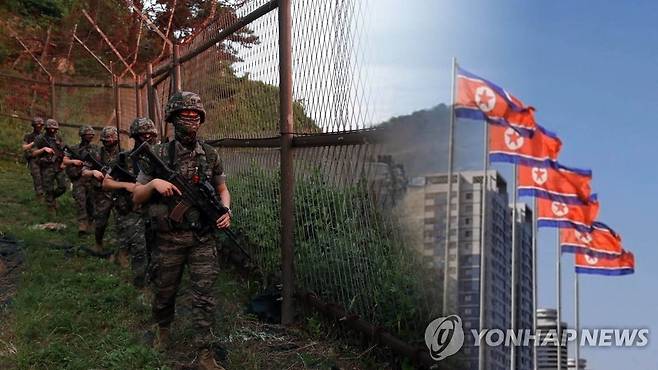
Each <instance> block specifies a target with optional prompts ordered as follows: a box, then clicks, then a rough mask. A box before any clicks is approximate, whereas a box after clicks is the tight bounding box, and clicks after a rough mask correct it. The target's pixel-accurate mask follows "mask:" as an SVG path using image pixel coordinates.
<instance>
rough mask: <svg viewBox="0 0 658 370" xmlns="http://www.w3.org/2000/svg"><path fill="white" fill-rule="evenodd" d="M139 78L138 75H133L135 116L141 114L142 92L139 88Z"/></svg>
mask: <svg viewBox="0 0 658 370" xmlns="http://www.w3.org/2000/svg"><path fill="white" fill-rule="evenodd" d="M141 80H142V79H141V77H140V76H137V77H135V115H136V116H137V117H141V116H142V93H141V90H140V88H139V85H140V83H141Z"/></svg>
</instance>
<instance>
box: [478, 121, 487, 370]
mask: <svg viewBox="0 0 658 370" xmlns="http://www.w3.org/2000/svg"><path fill="white" fill-rule="evenodd" d="M487 172H489V122H486V121H485V122H484V176H482V196H481V197H480V200H481V202H482V206H481V207H480V210H481V212H482V216H481V217H480V333H483V332H484V329H485V317H484V316H485V312H486V311H485V309H484V305H485V302H486V299H485V290H486V284H485V278H486V276H487V274H486V267H487V263H486V262H487V258H486V252H487V248H486V231H485V229H486V225H487V180H488V178H489V175H488V173H487ZM484 354H485V348H484V343H482V342H481V343H480V344H479V347H478V369H479V370H486V369H485V367H484Z"/></svg>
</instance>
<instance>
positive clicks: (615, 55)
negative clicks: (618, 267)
mask: <svg viewBox="0 0 658 370" xmlns="http://www.w3.org/2000/svg"><path fill="white" fill-rule="evenodd" d="M369 9H371V11H370V12H368V18H367V19H365V20H364V23H365V24H366V29H367V31H368V32H367V33H366V34H365V37H366V38H367V45H368V48H366V51H365V52H364V54H365V62H364V63H365V66H366V69H367V70H368V74H369V78H368V81H369V83H368V88H369V89H370V90H371V94H372V96H373V98H372V104H373V106H374V109H373V111H374V112H375V113H374V118H373V119H374V121H375V122H377V121H382V120H384V119H386V118H388V117H390V116H392V115H401V114H409V113H411V112H413V111H415V110H419V109H427V108H430V107H432V106H434V105H436V104H438V103H440V102H446V103H448V102H449V101H450V81H451V72H450V70H451V59H452V57H453V56H454V57H456V58H457V60H458V62H459V63H460V65H461V66H462V67H463V68H465V69H467V70H469V71H471V72H473V73H476V74H478V75H480V76H482V77H485V78H487V79H489V80H491V81H494V82H496V83H497V84H499V85H500V86H502V87H504V88H505V89H507V90H508V91H509V92H511V93H512V94H514V95H515V96H517V97H519V98H520V99H522V100H523V101H524V102H525V103H527V104H529V105H532V106H534V107H535V108H536V109H537V118H538V120H539V122H540V124H542V125H543V126H545V127H546V128H548V129H550V130H551V131H553V132H556V133H557V134H558V135H559V136H560V138H561V139H562V142H563V148H562V153H561V155H560V161H561V162H562V163H563V164H566V165H569V166H574V167H581V168H590V169H592V170H593V173H594V180H593V189H594V191H595V192H597V193H598V194H599V200H600V202H601V213H600V217H599V219H600V220H601V221H603V222H605V223H607V224H609V225H610V226H612V227H613V228H614V229H615V230H616V231H618V232H619V233H620V234H621V235H622V238H623V242H624V247H625V248H626V249H628V250H630V251H632V252H633V253H634V254H635V258H636V273H635V274H634V275H631V276H625V277H606V276H582V277H581V280H580V281H581V284H580V286H581V315H580V316H581V324H582V326H583V327H588V328H648V329H649V330H650V335H649V338H650V339H649V340H650V343H649V345H648V346H647V347H644V348H589V347H588V348H583V349H581V356H582V357H583V358H586V359H587V360H588V368H591V369H597V370H618V369H631V368H633V369H658V341H656V340H655V339H654V338H653V337H654V335H658V315H657V314H656V307H658V294H656V291H657V289H656V282H658V269H657V268H655V265H653V264H654V263H656V262H658V248H657V247H656V242H655V240H656V238H655V237H654V236H653V234H652V232H653V231H655V228H656V227H657V226H658V221H657V217H656V211H655V210H656V208H657V207H658V175H657V174H656V169H657V168H658V166H657V165H656V161H657V160H658V145H657V141H658V125H657V124H655V123H654V122H653V121H654V120H655V119H656V117H658V48H657V47H656V41H658V25H657V23H656V19H658V18H657V17H658V2H655V1H623V2H622V1H596V2H594V1H569V2H567V1H527V0H498V1H495V2H493V1H486V0H460V1H447V0H427V1H418V0H415V1H405V2H404V5H401V3H400V2H399V1H393V0H376V1H375V0H370V1H369ZM457 135H459V132H458V133H457ZM475 150H480V149H475ZM496 168H497V169H499V170H501V171H502V172H503V173H504V174H506V177H508V178H509V174H510V169H509V167H506V166H505V165H501V166H497V167H496ZM528 201H529V200H528ZM554 235H555V231H553V229H544V230H540V232H539V250H540V251H539V299H540V301H539V303H540V307H555V301H556V297H555V296H556V293H555V261H556V257H555V239H554ZM562 261H563V275H562V276H563V286H564V289H563V295H562V297H563V298H562V302H563V303H562V305H563V320H564V321H567V322H568V324H569V325H570V326H571V325H573V317H574V314H573V301H574V300H573V289H572V287H573V276H574V275H573V262H572V261H573V259H572V257H571V256H570V255H565V256H564V257H563V259H562ZM570 351H571V349H570ZM572 354H573V352H570V357H571V356H572Z"/></svg>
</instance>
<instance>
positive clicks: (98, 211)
mask: <svg viewBox="0 0 658 370" xmlns="http://www.w3.org/2000/svg"><path fill="white" fill-rule="evenodd" d="M110 136H116V137H117V138H118V136H119V134H118V132H117V129H116V128H115V127H111V126H108V127H104V128H103V131H102V132H101V141H103V140H104V139H106V138H108V137H110ZM115 140H116V139H115ZM92 155H94V157H95V158H96V160H97V161H99V162H100V163H101V164H103V165H104V166H107V165H109V164H110V163H112V162H113V161H116V160H117V157H118V155H119V146H118V145H116V146H114V147H113V148H112V150H111V151H108V150H107V149H106V148H105V146H102V147H101V148H100V149H99V150H98V151H96V152H95V153H93V154H92ZM85 169H86V170H90V169H91V168H90V167H88V164H86V165H85ZM91 181H92V184H93V185H94V186H95V189H96V190H95V191H94V206H95V214H94V222H95V223H96V225H95V230H94V235H95V238H96V245H97V246H100V245H102V244H103V236H104V235H105V229H107V225H108V223H109V220H110V213H111V212H112V208H113V207H114V202H113V201H112V193H111V192H107V191H103V189H102V188H101V183H100V182H99V181H98V180H96V179H92V180H91Z"/></svg>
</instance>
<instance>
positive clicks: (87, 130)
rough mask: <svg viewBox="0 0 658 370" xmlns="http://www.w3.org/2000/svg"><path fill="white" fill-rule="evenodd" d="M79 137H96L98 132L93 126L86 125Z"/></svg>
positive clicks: (79, 132)
mask: <svg viewBox="0 0 658 370" xmlns="http://www.w3.org/2000/svg"><path fill="white" fill-rule="evenodd" d="M78 135H80V137H82V136H85V135H96V132H95V131H94V129H93V128H92V127H91V126H87V125H85V126H81V127H80V131H78Z"/></svg>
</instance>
